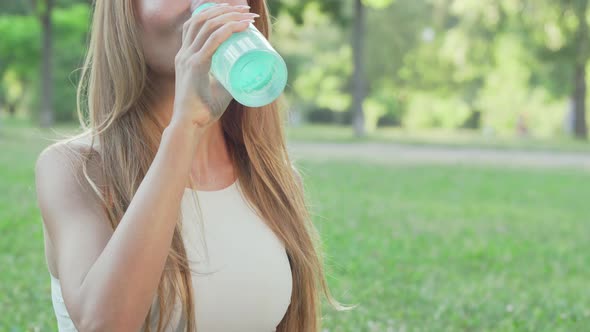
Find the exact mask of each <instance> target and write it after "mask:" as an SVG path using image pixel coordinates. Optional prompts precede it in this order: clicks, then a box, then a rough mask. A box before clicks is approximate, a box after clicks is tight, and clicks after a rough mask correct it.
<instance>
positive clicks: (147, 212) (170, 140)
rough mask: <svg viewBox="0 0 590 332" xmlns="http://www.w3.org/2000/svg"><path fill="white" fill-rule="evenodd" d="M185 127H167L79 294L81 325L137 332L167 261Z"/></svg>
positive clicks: (188, 149) (188, 138) (186, 161)
mask: <svg viewBox="0 0 590 332" xmlns="http://www.w3.org/2000/svg"><path fill="white" fill-rule="evenodd" d="M197 140H198V139H196V135H195V132H194V129H193V128H191V127H190V126H178V125H171V126H169V127H167V128H166V129H165V130H164V133H163V135H162V140H161V143H160V147H159V149H158V152H157V154H156V156H155V159H154V161H153V163H152V165H151V166H150V168H149V170H148V172H147V173H146V176H145V178H144V179H143V181H142V183H141V184H140V186H139V188H138V190H137V192H136V193H135V195H134V197H133V199H132V200H131V203H130V205H129V207H128V209H127V211H126V212H125V214H124V216H123V218H122V219H121V221H120V223H119V225H118V227H117V228H116V230H115V231H114V233H113V235H112V237H111V238H110V239H109V242H108V244H107V245H106V247H105V248H104V250H103V251H102V253H101V254H100V256H99V257H98V258H97V260H96V262H95V263H94V264H93V265H92V267H91V268H90V270H89V271H88V274H87V275H86V277H85V278H84V279H83V281H82V284H81V286H80V291H79V299H80V300H81V301H80V302H79V303H81V305H82V308H83V310H82V312H83V314H82V317H81V318H82V319H83V320H87V321H86V322H82V323H81V325H83V326H87V327H89V329H91V330H101V331H107V330H108V331H137V330H138V329H139V328H140V327H141V325H142V324H143V321H144V319H145V316H146V315H147V313H148V310H149V308H150V306H151V304H152V301H153V298H154V295H155V294H156V290H157V287H158V284H159V281H160V277H161V275H162V271H163V269H164V264H165V262H166V258H167V256H168V253H169V250H170V246H171V242H172V236H173V233H174V228H175V226H176V220H177V218H178V211H179V208H180V203H181V199H182V196H183V193H184V188H185V186H186V180H187V176H188V174H189V171H190V165H191V162H192V158H193V155H194V151H195V148H196V144H197Z"/></svg>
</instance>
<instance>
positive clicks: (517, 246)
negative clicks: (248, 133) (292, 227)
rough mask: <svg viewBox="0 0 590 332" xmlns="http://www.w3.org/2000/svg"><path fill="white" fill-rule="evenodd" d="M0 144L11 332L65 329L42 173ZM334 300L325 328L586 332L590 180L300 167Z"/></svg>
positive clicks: (37, 142)
mask: <svg viewBox="0 0 590 332" xmlns="http://www.w3.org/2000/svg"><path fill="white" fill-rule="evenodd" d="M4 129H5V130H4V134H2V135H0V151H1V152H2V153H0V183H1V186H0V187H1V188H2V190H1V191H0V234H2V235H3V240H2V241H1V242H0V266H1V269H2V270H1V273H0V294H1V295H0V331H9V332H12V331H55V330H56V327H55V321H54V317H53V312H52V308H51V300H50V288H49V285H50V284H49V275H48V272H47V269H46V266H45V260H44V256H43V233H42V228H41V220H40V217H39V213H38V211H37V207H36V202H35V190H34V174H33V166H34V161H35V159H36V156H37V154H38V153H39V152H40V151H41V150H42V149H43V147H44V146H45V145H47V144H48V143H49V142H48V141H45V140H43V139H40V136H45V137H51V136H52V133H51V132H48V131H38V130H34V129H31V128H28V127H26V126H23V127H20V128H18V129H15V128H4ZM297 163H298V166H299V167H300V168H301V169H302V173H303V175H304V180H305V184H306V187H307V191H308V200H309V204H310V207H311V209H312V211H313V215H314V220H315V222H316V224H317V226H318V228H319V229H320V232H321V234H322V237H323V242H324V247H325V251H326V252H327V256H328V257H327V263H328V271H329V284H330V286H331V289H332V291H333V293H334V295H335V296H336V297H337V298H338V299H339V300H341V301H342V302H344V303H358V304H359V306H358V308H357V309H355V310H353V311H351V312H344V313H337V312H334V311H332V310H330V309H329V308H327V306H325V310H324V328H325V330H326V331H584V330H588V328H589V327H590V288H589V287H588V281H589V280H590V241H589V236H590V223H589V220H588V218H589V217H588V216H590V204H588V198H589V197H590V186H588V185H587V184H588V183H589V181H588V180H589V174H588V173H584V172H582V171H580V172H577V171H571V170H567V171H566V170H527V169H520V170H519V169H500V168H484V167H441V166H436V167H435V166H411V165H397V166H383V165H379V166H378V165H371V164H361V163H354V162H334V161H328V162H322V161H314V160H301V161H298V162H297Z"/></svg>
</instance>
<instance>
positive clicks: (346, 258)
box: [0, 0, 590, 332]
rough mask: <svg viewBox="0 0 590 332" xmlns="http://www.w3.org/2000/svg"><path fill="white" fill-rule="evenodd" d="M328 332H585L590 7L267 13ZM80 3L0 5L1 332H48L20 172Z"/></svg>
mask: <svg viewBox="0 0 590 332" xmlns="http://www.w3.org/2000/svg"><path fill="white" fill-rule="evenodd" d="M268 4H269V7H270V9H271V13H272V15H273V18H272V20H273V34H272V39H271V41H272V44H273V45H274V46H275V47H276V49H277V50H278V51H279V53H281V55H283V57H284V59H285V60H286V62H287V64H288V67H289V83H288V86H287V90H286V92H285V97H286V100H287V102H288V105H289V107H288V109H286V110H285V115H286V117H285V118H286V121H287V140H288V143H289V149H290V151H291V154H292V157H293V159H294V160H295V162H296V163H297V166H298V167H299V168H300V169H301V172H302V174H303V178H304V182H305V186H306V191H307V194H308V200H309V204H310V208H311V209H312V213H313V216H314V222H315V223H316V225H317V227H318V228H319V230H320V232H321V235H322V239H323V246H324V250H325V251H326V253H327V264H328V273H329V276H328V281H329V284H330V287H331V289H332V290H333V292H334V295H335V296H336V297H337V298H338V299H339V300H341V301H342V302H344V303H349V304H352V303H356V304H358V305H359V306H358V307H357V309H355V310H353V311H350V312H344V313H338V312H334V311H333V310H331V309H330V308H329V307H328V306H325V310H324V313H323V315H324V317H323V318H324V319H323V322H324V323H323V324H324V326H323V331H588V330H590V288H589V287H588V280H590V223H589V221H590V220H589V218H590V217H589V216H590V205H589V203H588V201H589V199H590V186H589V185H588V184H590V181H589V180H590V179H589V176H588V175H589V174H588V170H589V169H590V143H589V142H588V137H587V136H588V134H587V125H588V121H587V117H586V108H587V107H586V99H587V96H588V89H587V86H586V82H587V77H586V76H587V75H586V73H587V69H588V62H589V61H588V60H589V58H590V40H589V22H590V17H589V16H590V9H589V8H588V6H589V4H588V1H587V0H478V1H475V0H414V1H407V0H396V1H395V0H366V1H361V0H323V1H322V0H283V1H275V0H269V1H268ZM91 9H92V1H88V0H87V1H81V0H36V1H35V0H26V1H24V0H2V1H1V2H0V189H1V190H0V234H2V240H0V331H10V332H13V331H55V330H56V325H55V317H54V316H53V311H52V307H51V297H50V288H49V287H50V279H49V274H48V272H47V269H46V265H45V259H44V256H43V254H44V253H43V233H42V221H41V219H40V215H39V211H38V208H37V205H36V195H35V188H34V164H35V160H36V158H37V156H38V155H39V153H40V152H41V151H42V150H43V149H44V148H45V147H46V146H48V145H49V144H51V142H52V141H51V139H55V138H57V137H59V135H60V134H63V133H73V132H75V131H76V130H78V128H79V124H78V123H77V118H76V109H75V99H76V96H75V87H76V83H77V79H78V77H79V74H80V70H78V68H79V67H80V66H81V63H82V59H83V55H84V52H85V47H86V43H87V34H88V28H89V27H88V24H89V22H90V15H91Z"/></svg>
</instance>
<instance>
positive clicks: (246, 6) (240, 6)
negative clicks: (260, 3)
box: [236, 5, 250, 9]
mask: <svg viewBox="0 0 590 332" xmlns="http://www.w3.org/2000/svg"><path fill="white" fill-rule="evenodd" d="M236 8H244V9H248V8H250V6H248V5H237V6H236Z"/></svg>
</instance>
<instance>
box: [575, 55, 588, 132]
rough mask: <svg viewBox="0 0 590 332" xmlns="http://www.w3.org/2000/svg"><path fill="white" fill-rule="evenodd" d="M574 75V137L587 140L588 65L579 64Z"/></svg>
mask: <svg viewBox="0 0 590 332" xmlns="http://www.w3.org/2000/svg"><path fill="white" fill-rule="evenodd" d="M575 70H576V72H575V75H574V79H575V82H574V83H575V88H574V96H573V97H574V135H575V136H576V138H580V139H587V138H588V128H587V126H586V65H585V64H577V65H576V69H575Z"/></svg>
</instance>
